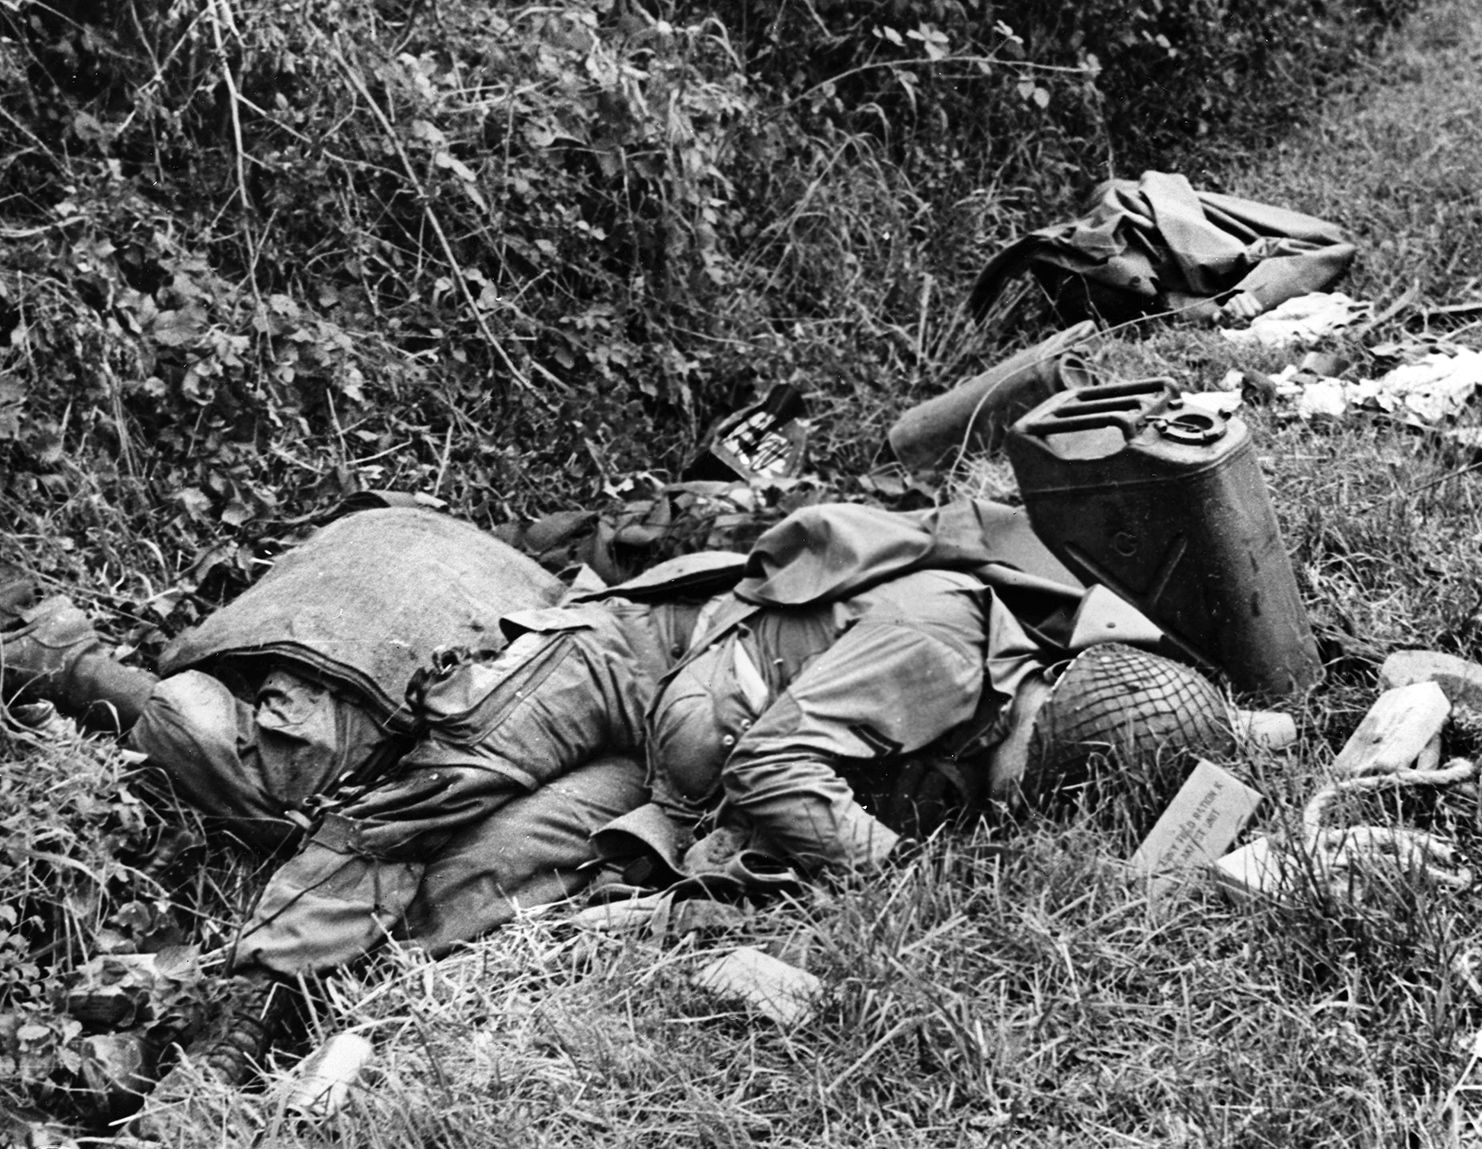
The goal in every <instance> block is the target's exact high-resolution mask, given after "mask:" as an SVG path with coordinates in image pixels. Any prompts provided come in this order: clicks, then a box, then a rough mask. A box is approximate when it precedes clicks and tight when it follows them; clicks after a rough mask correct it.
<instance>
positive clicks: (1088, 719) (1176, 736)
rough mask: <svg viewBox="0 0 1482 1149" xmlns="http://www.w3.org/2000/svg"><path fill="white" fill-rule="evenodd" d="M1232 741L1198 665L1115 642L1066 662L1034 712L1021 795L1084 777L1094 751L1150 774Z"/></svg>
mask: <svg viewBox="0 0 1482 1149" xmlns="http://www.w3.org/2000/svg"><path fill="white" fill-rule="evenodd" d="M1233 745H1234V735H1233V733H1232V730H1231V725H1230V710H1229V707H1228V706H1227V705H1226V703H1225V699H1224V698H1223V697H1222V696H1221V694H1220V692H1219V691H1218V690H1217V689H1216V688H1215V686H1214V684H1213V683H1212V682H1210V681H1209V680H1208V679H1207V678H1205V677H1204V676H1203V675H1201V674H1199V673H1198V672H1197V671H1195V670H1193V669H1191V668H1189V667H1187V666H1185V665H1183V664H1182V663H1178V662H1174V661H1172V660H1171V659H1167V658H1162V657H1160V656H1159V655H1156V654H1150V653H1148V652H1147V651H1145V650H1139V649H1137V648H1136V647H1132V646H1127V645H1125V644H1123V643H1119V642H1106V643H1098V644H1097V645H1095V646H1092V647H1090V648H1088V649H1087V650H1085V651H1083V652H1082V653H1081V654H1079V655H1078V656H1076V657H1075V658H1074V659H1073V660H1071V661H1070V662H1068V663H1066V664H1064V666H1063V669H1061V670H1060V672H1059V675H1058V677H1056V678H1055V679H1054V681H1053V685H1052V686H1051V689H1050V693H1049V696H1048V697H1047V698H1046V699H1045V701H1044V703H1043V704H1042V705H1041V707H1040V709H1039V712H1038V714H1037V715H1036V716H1035V718H1034V729H1033V731H1032V733H1031V734H1030V739H1029V752H1028V762H1027V764H1026V769H1025V772H1024V778H1023V781H1022V786H1023V789H1024V791H1025V794H1026V796H1027V797H1030V798H1034V797H1044V796H1047V795H1048V794H1050V793H1052V792H1055V791H1058V790H1063V789H1066V788H1069V787H1075V786H1078V785H1081V784H1084V783H1086V782H1087V781H1089V780H1090V778H1091V769H1090V768H1091V764H1092V761H1093V759H1095V758H1097V757H1098V756H1100V757H1102V758H1105V759H1108V760H1110V761H1113V762H1115V763H1116V764H1117V765H1119V766H1120V767H1121V768H1122V770H1123V771H1135V772H1136V773H1137V774H1138V775H1139V776H1140V777H1142V778H1145V779H1156V777H1157V776H1159V775H1161V774H1162V773H1163V771H1164V770H1165V769H1169V770H1171V769H1173V768H1175V767H1176V766H1177V765H1178V763H1179V762H1180V761H1181V760H1182V759H1184V758H1186V757H1187V756H1188V755H1199V754H1222V753H1225V752H1227V751H1228V750H1230V749H1231V747H1232V746H1233Z"/></svg>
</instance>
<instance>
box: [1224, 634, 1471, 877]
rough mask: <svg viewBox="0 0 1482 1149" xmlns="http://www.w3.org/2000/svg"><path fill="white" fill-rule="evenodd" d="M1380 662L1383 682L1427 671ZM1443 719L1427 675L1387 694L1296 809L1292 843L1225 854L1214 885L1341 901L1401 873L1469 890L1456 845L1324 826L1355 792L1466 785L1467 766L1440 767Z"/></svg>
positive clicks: (1434, 837)
mask: <svg viewBox="0 0 1482 1149" xmlns="http://www.w3.org/2000/svg"><path fill="white" fill-rule="evenodd" d="M1425 653H1426V652H1406V654H1407V655H1410V656H1413V655H1424V654H1425ZM1458 661H1460V660H1458ZM1386 665H1387V666H1389V667H1390V679H1391V680H1393V678H1396V677H1401V676H1402V675H1403V674H1404V673H1406V667H1407V666H1408V668H1409V672H1412V673H1413V672H1421V671H1426V670H1428V669H1433V668H1434V667H1435V664H1434V663H1429V662H1428V661H1427V660H1425V659H1423V658H1415V657H1407V658H1405V659H1401V660H1400V661H1399V662H1397V663H1395V664H1393V665H1391V664H1386ZM1451 669H1454V668H1451ZM1450 713H1451V703H1450V702H1449V701H1447V698H1446V695H1445V693H1444V692H1443V691H1442V689H1441V687H1440V686H1439V685H1437V683H1436V682H1435V681H1433V680H1431V679H1430V678H1426V679H1423V680H1420V681H1415V682H1410V683H1406V684H1405V685H1400V686H1395V687H1392V688H1390V689H1389V690H1386V691H1385V692H1384V693H1383V694H1382V695H1380V697H1379V699H1378V701H1376V702H1375V703H1374V705H1373V706H1372V707H1371V708H1370V709H1369V712H1368V714H1366V715H1365V717H1364V720H1363V721H1362V722H1361V723H1360V724H1359V726H1358V729H1357V730H1355V731H1354V732H1353V735H1352V736H1351V737H1350V738H1349V740H1348V742H1347V743H1346V744H1345V745H1344V747H1343V749H1342V750H1341V751H1340V752H1339V754H1338V756H1337V758H1336V759H1335V760H1334V762H1333V767H1332V772H1333V774H1334V776H1335V780H1334V781H1333V782H1331V783H1330V784H1328V785H1327V786H1324V787H1323V788H1322V789H1320V790H1319V791H1318V792H1317V793H1316V794H1314V795H1313V797H1312V798H1311V799H1310V800H1309V801H1308V803H1307V805H1306V807H1305V808H1304V810H1303V813H1302V830H1301V838H1300V841H1298V842H1297V843H1295V844H1284V843H1281V842H1278V841H1277V840H1276V839H1274V838H1271V837H1265V838H1260V839H1258V840H1256V841H1254V842H1250V843H1248V844H1247V845H1245V846H1242V847H1241V848H1240V849H1238V850H1235V851H1233V852H1231V853H1229V854H1226V855H1225V856H1224V857H1222V858H1220V859H1219V860H1218V861H1217V862H1216V863H1215V867H1214V869H1215V874H1216V877H1217V878H1218V880H1219V881H1220V883H1221V884H1222V885H1223V886H1225V888H1226V889H1228V890H1230V891H1231V892H1232V893H1234V894H1235V895H1237V896H1239V897H1252V896H1257V895H1260V896H1274V897H1278V898H1280V897H1285V896H1287V895H1288V894H1289V893H1291V892H1292V891H1294V890H1296V889H1299V888H1302V884H1303V883H1312V884H1315V885H1316V886H1317V887H1318V888H1319V889H1323V890H1326V891H1327V892H1328V893H1329V894H1331V895H1333V896H1335V897H1338V898H1340V899H1343V900H1346V901H1348V902H1350V903H1360V902H1363V901H1365V900H1367V899H1368V898H1369V897H1370V895H1371V893H1372V891H1373V890H1374V889H1375V883H1376V882H1378V883H1382V884H1385V885H1387V886H1389V888H1395V887H1393V886H1392V885H1391V883H1392V882H1393V881H1394V880H1395V879H1396V878H1402V877H1405V876H1415V877H1420V878H1423V879H1425V880H1427V881H1430V882H1432V883H1433V884H1435V885H1439V886H1444V887H1448V888H1452V889H1464V888H1467V887H1469V886H1470V885H1471V883H1472V872H1471V870H1470V869H1469V868H1468V867H1467V866H1465V865H1464V864H1463V863H1462V859H1461V854H1460V851H1459V850H1458V849H1457V847H1456V846H1455V845H1454V844H1453V843H1451V842H1450V841H1448V840H1447V839H1446V838H1445V837H1443V836H1442V835H1440V834H1438V833H1433V832H1431V831H1427V830H1418V829H1408V828H1403V827H1398V828H1397V827H1388V826H1370V825H1340V826H1330V825H1328V824H1327V821H1328V818H1329V816H1330V814H1331V812H1332V811H1333V810H1334V809H1335V808H1337V807H1339V806H1340V805H1342V804H1343V803H1344V802H1346V801H1347V800H1349V799H1351V798H1354V797H1357V796H1362V795H1366V794H1372V793H1377V792H1381V791H1386V790H1399V789H1405V788H1411V787H1430V788H1435V787H1444V786H1454V785H1458V784H1462V783H1471V782H1473V781H1474V780H1475V779H1476V777H1477V774H1478V768H1477V764H1476V763H1475V762H1472V761H1470V760H1469V759H1466V758H1453V759H1452V760H1450V761H1449V762H1447V763H1446V764H1445V765H1444V766H1443V765H1442V764H1441V762H1440V755H1441V730H1442V727H1443V726H1444V724H1445V722H1446V719H1447V717H1448V715H1449V714H1450Z"/></svg>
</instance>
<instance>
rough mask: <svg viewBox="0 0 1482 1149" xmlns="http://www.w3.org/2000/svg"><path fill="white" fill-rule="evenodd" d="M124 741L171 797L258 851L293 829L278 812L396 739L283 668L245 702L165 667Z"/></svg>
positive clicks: (205, 679) (210, 681) (360, 710)
mask: <svg viewBox="0 0 1482 1149" xmlns="http://www.w3.org/2000/svg"><path fill="white" fill-rule="evenodd" d="M132 740H133V744H134V746H135V747H137V748H138V749H139V750H140V751H142V752H143V753H144V754H146V755H148V757H149V760H150V763H151V764H152V765H153V766H154V767H155V768H156V769H157V770H158V771H159V772H160V775H161V776H162V778H163V779H164V781H165V783H166V784H167V785H168V787H169V788H170V789H171V791H172V792H173V793H174V794H175V796H176V797H177V798H179V799H180V800H181V801H182V802H184V803H185V804H187V805H189V806H191V807H192V808H194V809H196V810H199V811H200V812H201V813H202V814H204V815H206V817H208V818H210V819H213V820H216V821H218V822H219V823H220V824H221V825H222V826H223V827H224V828H225V829H226V830H227V831H228V832H230V833H231V834H233V835H235V836H236V837H238V838H240V839H242V841H243V842H245V843H247V844H248V845H249V846H251V847H253V848H254V849H257V850H261V851H263V852H264V853H271V852H273V851H275V850H277V849H279V848H280V847H282V846H283V845H284V844H286V843H287V842H289V841H290V840H292V838H293V837H294V836H296V835H297V834H298V827H297V825H296V824H295V823H294V822H292V821H290V820H289V819H288V818H286V817H284V812H285V811H287V810H296V809H300V808H302V807H303V806H304V805H305V804H306V803H307V802H308V801H309V800H310V799H312V798H316V797H319V796H322V795H324V794H326V793H327V792H329V791H331V790H332V789H333V788H334V786H335V784H336V783H337V782H338V780H339V779H340V778H341V777H342V776H343V775H344V774H346V773H347V772H349V773H356V772H359V771H360V770H362V769H364V768H365V767H366V765H367V764H368V763H372V762H374V761H376V760H384V759H385V758H386V757H387V756H388V755H394V753H395V752H396V750H397V749H398V744H399V742H400V739H398V738H397V737H396V736H394V735H392V734H390V733H389V732H387V731H386V730H384V729H382V728H381V727H380V726H379V724H378V723H377V722H376V720H375V718H374V717H373V716H372V715H371V714H370V713H369V712H368V711H367V710H365V708H364V707H362V706H360V705H359V704H358V703H356V702H354V701H352V700H351V699H349V698H346V697H345V696H343V695H339V694H336V693H334V692H332V691H329V690H326V689H325V688H324V687H321V686H317V685H314V684H312V683H309V682H307V681H305V680H303V679H301V678H299V677H297V676H296V675H293V674H291V673H289V672H286V671H282V670H273V671H270V672H269V673H268V674H267V675H266V676H265V677H264V678H263V681H262V683H261V685H260V686H259V688H258V691H257V694H256V698H255V700H254V702H253V704H251V705H249V704H248V703H246V702H243V701H242V700H241V699H239V698H237V697H236V696H235V695H234V694H233V693H232V692H231V691H230V690H228V689H227V687H226V685H225V684H224V683H222V682H221V681H220V680H219V679H217V678H213V677H212V676H211V675H208V674H203V673H201V672H200V671H196V670H187V671H184V672H182V673H180V674H175V675H171V676H170V677H169V678H166V679H163V680H162V681H160V682H159V683H158V684H156V686H155V688H154V691H153V692H152V693H151V694H150V696H149V698H148V701H147V702H146V703H145V704H144V707H143V709H142V712H141V713H140V716H139V720H138V723H137V724H136V725H135V727H134V730H133V733H132Z"/></svg>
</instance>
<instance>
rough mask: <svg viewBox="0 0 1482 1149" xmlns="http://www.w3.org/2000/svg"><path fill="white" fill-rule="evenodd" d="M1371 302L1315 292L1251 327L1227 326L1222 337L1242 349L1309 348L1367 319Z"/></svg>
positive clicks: (1258, 318) (1288, 302)
mask: <svg viewBox="0 0 1482 1149" xmlns="http://www.w3.org/2000/svg"><path fill="white" fill-rule="evenodd" d="M1373 312H1374V305H1373V304H1372V303H1364V302H1360V301H1359V300H1357V299H1353V298H1351V297H1349V296H1347V295H1344V294H1343V293H1342V292H1341V291H1335V292H1326V291H1313V292H1309V293H1308V294H1306V295H1299V296H1297V297H1295V298H1293V299H1288V300H1286V302H1284V303H1282V304H1281V305H1280V306H1278V307H1276V308H1274V309H1273V310H1271V311H1267V312H1266V313H1265V314H1263V315H1258V316H1256V318H1254V319H1253V320H1251V322H1250V326H1248V327H1224V328H1221V329H1220V330H1221V334H1223V335H1224V337H1225V338H1226V339H1228V340H1229V341H1230V342H1231V343H1234V344H1237V345H1239V346H1241V347H1286V346H1290V345H1292V344H1297V345H1299V346H1304V347H1310V346H1311V345H1312V344H1314V343H1316V342H1318V341H1319V340H1321V339H1323V338H1326V337H1327V336H1329V335H1332V334H1333V333H1334V332H1337V331H1342V330H1343V329H1344V328H1347V327H1351V326H1353V325H1354V324H1356V323H1360V322H1362V321H1363V320H1365V319H1368V318H1369V317H1370V316H1371V315H1372V314H1373Z"/></svg>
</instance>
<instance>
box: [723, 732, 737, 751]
mask: <svg viewBox="0 0 1482 1149" xmlns="http://www.w3.org/2000/svg"><path fill="white" fill-rule="evenodd" d="M720 744H721V745H722V746H724V747H725V748H726V749H727V750H729V749H730V748H731V747H732V746H734V745H736V736H735V735H734V734H727V735H726V736H725V737H724V738H722V739H721V740H720Z"/></svg>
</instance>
